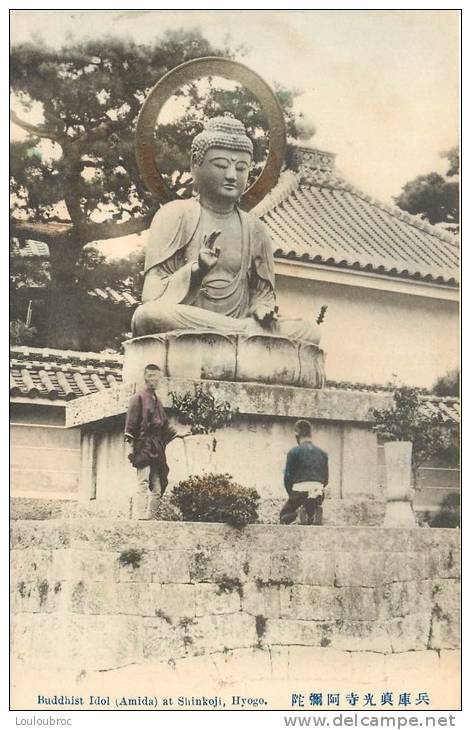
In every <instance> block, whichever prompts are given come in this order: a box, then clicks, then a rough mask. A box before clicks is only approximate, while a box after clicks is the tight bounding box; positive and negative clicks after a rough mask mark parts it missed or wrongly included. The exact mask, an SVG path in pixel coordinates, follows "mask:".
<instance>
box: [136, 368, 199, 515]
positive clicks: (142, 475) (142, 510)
mask: <svg viewBox="0 0 471 730" xmlns="http://www.w3.org/2000/svg"><path fill="white" fill-rule="evenodd" d="M160 377H161V371H160V368H159V367H158V365H153V364H150V365H147V366H146V367H145V369H144V382H145V384H146V386H145V388H144V389H143V390H141V391H140V392H139V393H136V394H135V395H134V396H133V397H132V399H131V402H130V404H129V408H128V412H127V416H126V425H125V434H124V439H125V444H126V450H127V456H128V459H129V461H130V462H131V464H132V465H133V466H134V467H135V468H136V470H137V491H136V494H135V496H134V497H133V517H136V518H137V519H141V520H148V519H152V518H153V517H154V515H155V511H156V509H157V505H158V502H159V500H160V498H161V496H162V495H163V494H164V492H165V489H166V487H167V484H168V472H169V469H168V465H167V460H166V458H165V447H166V446H167V444H168V443H170V441H172V440H173V439H174V438H184V437H185V436H187V435H189V434H188V433H186V432H185V433H181V434H179V433H177V432H176V431H175V430H174V429H173V428H172V427H171V426H170V424H169V421H168V418H167V414H166V413H165V410H164V407H163V405H162V403H161V402H160V400H159V399H158V398H157V395H156V392H155V391H156V389H157V386H158V384H159V381H160Z"/></svg>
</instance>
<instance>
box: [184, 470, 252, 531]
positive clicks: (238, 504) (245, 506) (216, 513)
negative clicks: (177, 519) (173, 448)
mask: <svg viewBox="0 0 471 730" xmlns="http://www.w3.org/2000/svg"><path fill="white" fill-rule="evenodd" d="M171 501H172V503H173V504H174V505H175V506H177V507H178V508H179V510H180V512H181V513H182V515H183V519H184V520H186V521H188V522H226V523H227V524H228V525H232V526H233V527H243V526H244V525H248V524H251V523H253V522H256V521H257V518H258V504H259V501H260V495H259V494H258V492H257V491H256V490H255V489H248V488H247V487H242V486H240V484H235V483H234V482H233V481H232V477H231V476H230V474H202V475H198V476H190V477H189V478H188V479H185V480H184V481H182V482H180V483H179V484H177V486H176V487H175V488H174V490H173V494H172V497H171Z"/></svg>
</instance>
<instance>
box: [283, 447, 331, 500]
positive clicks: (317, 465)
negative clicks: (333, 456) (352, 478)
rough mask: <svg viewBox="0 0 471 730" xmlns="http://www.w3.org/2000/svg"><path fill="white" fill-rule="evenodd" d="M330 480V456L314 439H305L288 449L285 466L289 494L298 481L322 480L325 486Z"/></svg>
mask: <svg viewBox="0 0 471 730" xmlns="http://www.w3.org/2000/svg"><path fill="white" fill-rule="evenodd" d="M328 481H329V457H328V456H327V454H326V453H325V451H322V449H319V448H318V447H317V446H314V444H313V443H312V441H303V442H302V443H300V444H299V445H298V446H295V447H294V448H292V449H291V451H288V456H287V457H286V467H285V488H286V491H287V492H288V494H291V490H292V489H293V486H295V485H296V484H297V483H298V482H321V483H322V484H323V485H324V486H325V485H326V484H327V483H328Z"/></svg>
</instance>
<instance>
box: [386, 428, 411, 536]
mask: <svg viewBox="0 0 471 730" xmlns="http://www.w3.org/2000/svg"><path fill="white" fill-rule="evenodd" d="M384 458H385V462H386V500H387V501H386V514H385V516H384V526H385V527H414V526H415V525H416V521H415V515H414V511H413V509H412V504H411V502H412V499H411V485H410V480H411V460H412V443H411V442H410V441H393V442H389V443H386V444H384Z"/></svg>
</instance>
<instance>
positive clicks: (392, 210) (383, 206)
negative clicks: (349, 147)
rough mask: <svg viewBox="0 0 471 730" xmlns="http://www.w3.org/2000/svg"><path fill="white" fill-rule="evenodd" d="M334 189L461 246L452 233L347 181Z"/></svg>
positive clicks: (447, 241) (442, 239) (436, 236)
mask: <svg viewBox="0 0 471 730" xmlns="http://www.w3.org/2000/svg"><path fill="white" fill-rule="evenodd" d="M317 187H320V185H318V184H317ZM325 187H327V186H325ZM332 187H333V188H337V189H339V190H345V191H347V192H349V193H351V194H352V195H355V196H356V197H357V198H360V200H364V201H365V203H369V204H370V205H373V206H374V207H375V208H379V209H380V210H382V211H383V212H385V213H389V215H392V216H393V217H394V218H399V220H401V221H404V223H409V225H411V226H413V227H414V228H419V230H421V231H424V232H425V233H429V234H430V235H431V236H435V238H439V239H440V240H441V241H445V242H446V243H451V244H454V245H455V246H456V247H458V246H459V241H458V240H457V238H456V237H455V236H453V235H452V234H451V233H447V232H446V231H442V230H441V229H439V228H437V227H436V226H432V224H431V223H428V222H427V221H424V220H423V219H422V218H420V217H419V216H417V215H412V213H407V211H405V210H402V209H401V208H399V207H398V206H397V205H389V204H388V203H385V202H384V201H382V200H379V198H375V197H373V196H372V195H369V194H368V193H365V192H364V191H363V190H360V188H357V187H356V186H355V185H352V184H351V183H349V182H347V181H345V183H343V184H342V183H341V184H340V185H333V186H332Z"/></svg>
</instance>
